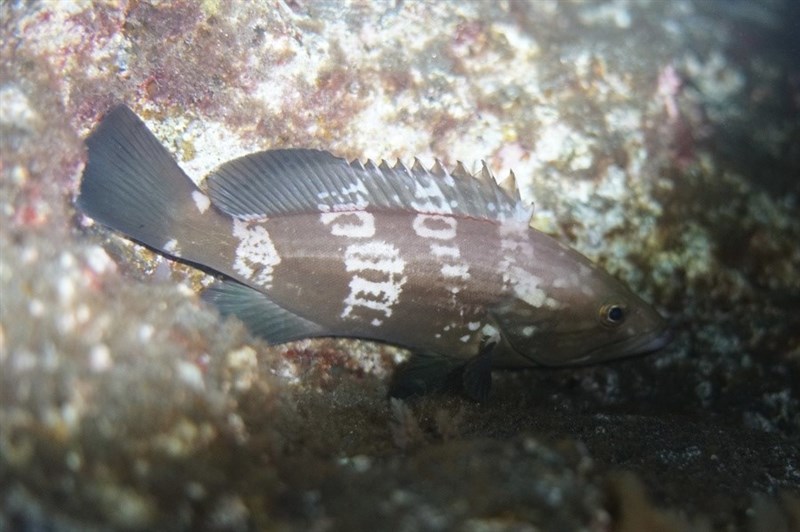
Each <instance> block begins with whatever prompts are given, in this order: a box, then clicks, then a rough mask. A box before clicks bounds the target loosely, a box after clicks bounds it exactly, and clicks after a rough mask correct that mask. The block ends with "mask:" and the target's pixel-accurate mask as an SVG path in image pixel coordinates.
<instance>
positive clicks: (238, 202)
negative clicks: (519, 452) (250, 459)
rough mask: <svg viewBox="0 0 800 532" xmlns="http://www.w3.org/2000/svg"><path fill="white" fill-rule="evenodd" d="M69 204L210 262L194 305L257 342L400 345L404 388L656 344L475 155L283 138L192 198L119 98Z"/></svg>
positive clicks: (468, 387)
mask: <svg viewBox="0 0 800 532" xmlns="http://www.w3.org/2000/svg"><path fill="white" fill-rule="evenodd" d="M87 146H88V162H87V166H86V169H85V171H84V175H83V179H82V182H81V188H80V194H79V197H78V201H77V204H78V206H79V208H80V209H81V210H83V211H84V212H85V213H86V214H88V215H89V216H90V217H92V218H94V219H95V220H96V221H98V222H100V223H102V224H104V225H107V226H109V227H111V228H113V229H116V230H118V231H121V232H123V233H124V234H126V235H128V236H129V237H131V238H133V239H135V240H137V241H140V242H142V243H143V244H146V245H148V246H150V247H152V248H154V249H156V250H158V251H160V252H162V253H164V254H167V255H169V256H172V257H175V258H178V259H181V260H185V261H188V262H191V263H196V264H199V265H202V266H204V267H206V268H208V269H211V270H214V271H216V272H219V273H220V274H222V276H224V278H225V279H224V280H222V281H218V282H217V283H215V284H214V285H212V286H211V287H209V289H207V291H206V292H205V293H204V298H205V299H206V300H208V301H210V302H212V303H213V304H215V305H216V306H217V308H218V309H219V310H220V311H221V312H222V313H223V314H232V315H235V316H238V317H239V318H240V319H242V321H244V323H245V324H246V325H247V327H248V328H249V329H250V331H251V332H252V333H253V334H255V335H258V336H261V337H263V338H265V339H266V340H267V341H269V342H271V343H283V342H287V341H291V340H296V339H300V338H308V337H319V336H340V337H356V338H364V339H371V340H377V341H382V342H387V343H391V344H397V345H400V346H404V347H407V348H409V349H411V351H412V353H413V356H412V358H411V360H410V361H409V363H408V364H407V365H406V366H405V367H402V368H400V369H399V370H398V371H397V373H396V375H395V377H394V379H393V383H392V389H391V392H390V393H392V394H393V395H398V396H406V395H413V394H418V393H424V392H426V391H429V390H432V389H436V388H441V387H443V386H445V385H448V384H450V383H456V384H457V385H458V386H460V387H461V388H462V389H463V391H464V392H466V394H467V395H469V396H471V397H473V398H475V399H479V400H480V399H483V398H485V397H486V395H487V394H488V391H489V386H490V383H491V369H492V368H496V367H526V366H534V365H548V366H561V365H570V364H581V363H591V362H600V361H604V360H609V359H612V358H619V357H624V356H630V355H633V354H637V353H641V352H646V351H650V350H654V349H657V348H659V347H661V346H662V345H663V344H664V343H665V342H666V339H667V333H666V326H665V322H664V320H663V319H662V318H661V317H660V316H659V315H658V313H656V312H655V311H654V310H653V309H652V308H651V307H650V306H649V305H648V304H647V303H645V302H644V301H642V300H641V299H640V298H638V297H637V296H636V295H634V294H633V293H632V292H630V291H629V290H628V289H627V288H625V287H624V286H623V285H622V284H621V283H619V282H618V281H617V280H615V279H614V278H612V277H611V276H610V275H608V274H607V273H606V272H604V271H603V270H601V269H599V268H597V267H596V266H595V265H593V264H592V263H591V262H590V261H589V260H588V259H586V258H585V257H583V256H582V255H580V254H579V253H577V252H575V251H574V250H572V249H570V248H568V247H566V246H564V245H563V244H561V243H559V242H558V241H556V240H554V239H553V238H551V237H549V236H547V235H545V234H544V233H541V232H539V231H536V230H535V229H532V228H531V227H530V226H529V219H530V216H531V209H530V208H529V207H528V206H526V205H524V204H523V203H522V202H521V200H520V198H519V193H518V191H517V189H516V185H515V184H514V183H513V176H512V178H511V179H510V180H509V181H507V182H505V183H503V184H498V183H496V182H495V180H494V178H493V177H492V176H491V175H490V173H489V171H488V170H487V169H486V167H485V166H484V168H483V170H482V172H480V173H479V174H478V175H476V176H471V175H468V174H467V172H466V171H465V170H464V169H463V167H462V166H461V165H459V166H458V167H457V168H456V169H455V170H454V171H453V172H452V173H451V172H448V171H447V170H446V169H445V168H444V167H443V166H442V165H441V164H440V163H438V162H437V163H436V164H435V165H434V167H433V168H431V169H426V168H424V167H423V166H422V165H421V164H420V163H419V161H416V162H415V163H414V165H413V166H411V167H406V166H404V165H403V164H400V163H398V164H396V165H394V166H389V165H388V164H386V163H385V162H383V163H381V164H380V165H375V164H374V163H372V162H368V163H366V164H362V163H360V162H357V161H356V162H352V163H349V162H347V161H345V160H344V159H340V158H337V157H334V156H333V155H331V154H329V153H327V152H323V151H317V150H306V149H285V150H269V151H265V152H259V153H254V154H251V155H247V156H244V157H241V158H238V159H234V160H232V161H229V162H227V163H225V164H223V165H222V166H220V167H219V168H218V169H217V170H215V171H214V172H212V174H211V175H210V176H209V177H208V178H207V180H206V183H207V188H208V193H207V194H206V193H205V192H203V191H201V190H200V189H199V188H198V187H196V186H195V185H194V183H192V182H191V180H190V179H189V178H188V177H187V176H186V175H185V174H184V173H183V171H182V170H181V169H180V168H179V167H178V165H177V164H176V163H175V161H174V160H173V159H172V158H171V157H170V155H169V153H168V152H167V151H166V149H165V148H164V147H163V146H161V144H160V143H159V142H158V141H157V139H155V137H154V136H153V135H152V133H151V132H150V131H149V130H148V129H147V128H146V126H145V125H144V123H142V122H141V120H140V119H139V118H138V117H137V116H136V115H135V114H134V113H133V112H132V111H131V110H130V109H128V108H127V107H124V106H120V107H117V108H115V109H113V110H112V111H110V112H109V113H108V114H107V116H106V117H105V118H104V119H103V121H102V122H101V124H100V125H99V126H98V127H97V129H96V130H95V131H94V132H93V133H92V134H91V135H90V136H89V137H88V138H87Z"/></svg>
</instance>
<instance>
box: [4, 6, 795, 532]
mask: <svg viewBox="0 0 800 532" xmlns="http://www.w3.org/2000/svg"><path fill="white" fill-rule="evenodd" d="M798 21H800V8H798V6H797V4H796V2H792V1H791V0H765V1H762V2H758V3H755V2H745V1H740V0H734V1H722V0H719V1H716V0H708V1H705V0H676V1H671V2H652V1H644V0H642V1H633V0H631V1H611V2H603V3H600V2H580V1H571V0H559V1H556V0H535V1H530V2H522V1H504V2H466V3H460V4H458V3H444V2H441V3H439V2H412V1H405V2H403V1H375V2H358V1H352V2H344V3H342V2H327V1H320V2H310V1H309V2H306V1H298V0H293V1H288V0H287V1H283V0H275V1H271V2H263V3H258V5H255V3H254V4H250V3H244V2H242V3H239V2H232V3H228V2H220V1H218V0H203V1H197V2H193V1H177V2H172V1H150V2H144V1H133V0H132V1H130V2H124V1H114V0H109V1H107V2H103V3H89V2H79V1H76V2H50V3H48V2H42V3H31V4H29V3H25V2H7V3H3V4H2V5H0V191H1V193H0V530H58V531H61V530H109V529H120V530H144V529H150V530H154V529H159V530H184V529H203V530H359V529H384V530H449V529H455V528H458V529H460V530H474V531H479V530H480V531H483V530H490V531H494V530H498V531H499V530H592V531H601V530H622V531H636V530H701V531H704V530H752V531H764V530H769V531H771V532H779V531H790V530H797V529H800V453H799V452H798V448H800V273H799V272H800V246H798V242H800V216H798V215H797V213H798V210H799V209H798V197H799V196H800V60H798V58H799V57H800V39H799V38H798V36H797V35H798V33H797V31H796V28H797V24H798V23H800V22H798ZM120 102H124V103H127V104H128V105H130V106H131V107H132V108H133V109H134V110H135V111H136V112H137V113H138V114H140V115H141V116H143V117H144V118H145V120H146V121H147V123H148V125H149V126H150V127H151V128H152V129H153V130H154V132H155V133H156V135H157V136H158V137H159V138H160V139H161V140H162V141H163V142H164V143H165V145H166V146H167V147H168V149H169V150H170V151H171V152H173V153H174V155H175V156H176V158H177V159H178V160H179V161H180V163H181V165H182V166H183V167H184V168H185V170H186V171H187V172H188V173H189V175H190V176H191V177H192V178H193V179H197V181H198V182H199V183H201V186H202V177H203V175H205V173H207V172H208V171H209V170H211V169H213V168H214V167H215V166H216V165H218V164H220V163H222V162H224V161H226V160H228V159H230V158H232V157H236V156H239V155H242V154H244V153H248V152H251V151H255V150H259V149H267V148H274V147H309V148H319V149H325V150H328V151H331V152H333V153H336V154H337V155H340V156H344V157H348V158H358V159H362V160H365V159H367V158H373V159H376V160H377V159H388V160H391V161H393V160H394V159H395V158H400V159H402V160H404V161H411V160H412V159H413V157H419V158H420V159H422V161H423V162H425V163H427V164H430V163H432V162H433V159H434V158H439V159H441V160H443V161H444V162H445V163H447V164H450V165H454V164H455V163H456V161H459V160H461V161H464V163H465V164H466V165H467V166H468V168H470V167H471V168H473V169H477V168H479V165H480V160H481V159H484V160H486V162H487V164H488V165H489V166H490V167H491V168H492V169H493V170H494V171H495V172H496V173H497V174H498V175H500V176H503V175H505V173H506V172H508V170H509V169H513V171H514V172H515V174H516V176H517V181H518V183H519V184H520V187H521V192H522V195H523V197H524V198H525V199H527V200H530V201H533V202H535V204H536V214H535V218H534V225H535V226H536V227H537V228H539V229H541V230H544V231H546V232H548V233H550V234H552V235H554V236H555V237H556V238H558V239H560V240H561V241H562V242H564V243H567V244H569V245H571V246H573V247H575V248H576V249H578V250H579V251H581V252H582V253H584V254H586V255H587V256H589V257H590V258H591V259H593V260H596V261H598V262H599V263H601V264H602V265H603V266H604V267H606V268H607V269H608V270H609V271H610V272H611V273H613V274H614V275H616V276H618V277H619V278H621V279H623V280H624V281H625V282H626V283H627V284H628V285H630V286H631V287H632V288H633V289H634V291H635V292H637V293H639V294H642V295H643V297H645V298H646V299H648V300H649V301H651V302H652V303H653V304H654V305H655V306H656V307H657V308H658V309H659V310H660V311H661V312H662V313H663V314H664V315H665V316H667V317H668V318H669V320H670V323H671V325H672V327H673V329H674V331H675V340H674V341H673V343H672V344H671V345H670V346H669V347H667V348H666V349H664V350H663V351H661V352H659V353H657V354H653V355H650V356H647V357H642V358H637V359H631V360H625V361H621V362H616V363H613V364H604V365H599V366H592V367H586V368H578V369H568V370H530V371H523V372H496V374H495V382H494V388H493V393H492V397H491V398H490V400H489V401H488V402H487V403H485V404H474V403H471V402H469V401H467V400H465V399H462V398H460V397H451V396H432V397H426V398H423V399H420V400H417V401H412V402H400V401H389V400H387V398H386V386H387V377H388V375H390V373H391V371H392V369H393V367H394V366H395V365H396V364H397V363H398V361H400V360H402V359H403V358H404V357H405V353H404V352H403V351H401V350H399V349H395V348H392V347H389V346H384V345H379V344H374V343H367V342H360V341H355V340H315V341H302V342H297V343H294V344H289V345H285V346H278V347H268V346H266V345H265V344H263V343H261V342H259V341H258V340H256V339H253V338H252V337H249V336H248V335H247V333H246V331H245V330H244V328H243V326H242V325H241V323H239V322H237V321H235V320H227V321H225V320H222V319H220V317H219V316H218V315H217V314H216V312H215V311H214V310H213V309H212V308H210V307H208V306H207V305H205V304H203V303H202V302H201V301H200V300H199V298H198V297H197V295H196V293H197V291H198V289H199V288H201V287H202V286H203V285H204V284H207V283H208V282H209V279H210V277H209V276H208V275H206V274H204V273H202V272H199V271H197V270H195V269H193V268H191V267H190V266H187V265H182V264H176V263H172V262H170V261H167V260H165V259H164V258H162V257H160V256H158V255H155V254H153V253H152V252H150V251H149V250H147V249H144V248H142V247H141V246H138V245H136V244H134V243H132V242H130V241H128V240H126V239H125V238H123V237H121V236H119V235H117V234H114V233H113V232H110V231H108V230H106V229H104V228H102V227H99V226H96V225H93V224H92V223H91V221H90V220H88V219H87V218H85V217H84V216H82V215H81V214H80V213H79V212H77V211H76V210H75V207H74V204H73V201H74V194H75V191H76V190H77V186H78V184H79V182H80V175H81V171H82V168H83V164H84V162H85V151H84V148H83V144H82V139H83V137H84V136H85V135H86V134H87V133H88V131H90V130H91V128H92V127H93V126H94V125H95V124H96V122H97V120H98V119H99V118H100V117H101V116H102V114H103V113H104V112H105V111H106V110H107V109H108V108H109V107H110V106H111V105H113V104H115V103H120Z"/></svg>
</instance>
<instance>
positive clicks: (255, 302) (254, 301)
mask: <svg viewBox="0 0 800 532" xmlns="http://www.w3.org/2000/svg"><path fill="white" fill-rule="evenodd" d="M202 297H203V299H204V300H205V301H208V302H209V303H212V304H213V305H214V306H216V307H217V309H218V310H219V311H220V313H221V314H222V315H224V316H228V315H233V316H236V317H237V318H239V319H240V320H242V321H243V322H244V324H245V325H246V326H247V329H248V330H249V331H250V333H251V334H253V335H254V336H258V337H260V338H264V339H265V340H267V341H268V342H269V343H271V344H281V343H284V342H289V341H292V340H298V339H300V338H310V337H314V336H325V333H326V331H325V329H324V328H323V327H322V326H321V325H319V324H317V323H314V322H313V321H310V320H307V319H305V318H303V317H301V316H298V315H297V314H294V313H293V312H290V311H288V310H286V309H285V308H283V307H281V306H280V305H278V304H276V303H274V302H273V301H272V300H271V299H269V297H267V295H266V294H264V293H263V292H259V291H258V290H255V289H254V288H250V287H249V286H245V285H243V284H241V283H237V282H235V281H218V282H216V283H214V284H212V285H211V286H209V287H208V288H207V289H206V290H205V291H204V292H203V295H202Z"/></svg>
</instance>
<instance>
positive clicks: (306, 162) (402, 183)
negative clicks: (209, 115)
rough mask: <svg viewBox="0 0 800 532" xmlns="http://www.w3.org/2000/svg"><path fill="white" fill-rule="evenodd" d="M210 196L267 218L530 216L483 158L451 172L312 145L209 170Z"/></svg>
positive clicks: (240, 212)
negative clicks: (474, 167)
mask: <svg viewBox="0 0 800 532" xmlns="http://www.w3.org/2000/svg"><path fill="white" fill-rule="evenodd" d="M207 182H208V191H209V195H210V197H211V201H212V202H213V203H214V205H215V206H217V207H218V208H219V209H221V210H222V211H224V212H226V213H228V214H229V215H231V216H234V217H237V218H244V219H257V218H265V217H266V218H268V217H272V216H280V215H287V214H298V213H315V212H330V211H343V210H348V211H350V210H368V211H371V212H380V211H395V212H396V211H410V212H421V213H426V214H453V215H464V216H470V217H473V218H485V219H492V220H516V221H521V222H524V223H527V222H528V220H529V219H530V214H531V213H530V207H528V206H526V205H524V204H522V202H521V201H520V198H519V193H518V192H517V191H516V190H515V191H514V192H510V191H507V190H504V189H503V188H501V187H500V186H499V185H498V184H497V182H496V181H495V180H494V178H493V177H492V176H491V172H489V169H488V168H487V167H486V165H485V164H484V165H483V168H482V170H481V173H480V175H479V176H477V178H475V177H473V176H471V175H470V174H469V173H468V172H467V170H466V168H465V167H464V165H463V164H462V163H461V162H459V163H458V164H457V165H456V167H455V169H454V170H453V171H452V172H448V171H447V170H446V169H445V168H444V166H443V165H442V164H441V162H440V161H438V160H437V161H436V162H435V163H434V165H433V166H432V167H431V169H430V170H427V169H425V167H424V166H423V165H422V163H420V162H419V160H415V161H414V164H413V166H412V167H411V168H408V167H407V166H405V165H404V164H403V163H402V162H400V161H398V162H397V163H396V164H395V165H394V166H390V165H389V163H387V162H386V161H381V162H380V163H379V164H377V165H376V164H375V162H374V161H372V160H368V161H367V162H366V163H363V164H362V163H361V162H360V161H353V162H351V163H348V162H347V161H346V160H344V159H341V158H338V157H334V156H333V155H331V154H330V153H328V152H325V151H319V150H307V149H287V150H269V151H264V152H259V153H253V154H251V155H246V156H244V157H240V158H238V159H234V160H232V161H229V162H227V163H225V164H223V165H222V166H220V167H219V168H218V169H217V170H216V171H214V172H213V173H212V174H211V175H210V176H209V177H208V181H207Z"/></svg>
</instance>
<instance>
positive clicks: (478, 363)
mask: <svg viewBox="0 0 800 532" xmlns="http://www.w3.org/2000/svg"><path fill="white" fill-rule="evenodd" d="M499 343H500V338H499V336H491V337H485V338H484V339H483V341H482V342H481V349H480V351H479V352H478V354H477V355H476V356H474V357H472V358H471V359H469V360H468V361H467V363H466V364H464V369H463V370H462V373H461V386H462V387H463V390H464V394H465V395H466V396H467V397H469V398H470V399H472V400H474V401H478V402H479V403H482V402H483V401H485V400H486V399H488V398H489V391H490V390H491V389H492V359H493V357H492V354H493V353H494V350H495V348H496V347H497V345H498V344H499Z"/></svg>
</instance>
